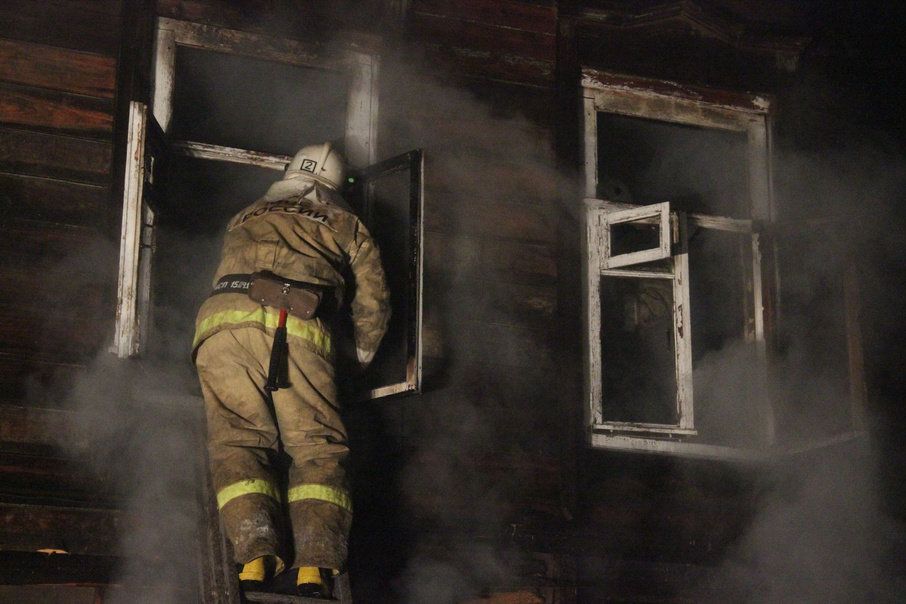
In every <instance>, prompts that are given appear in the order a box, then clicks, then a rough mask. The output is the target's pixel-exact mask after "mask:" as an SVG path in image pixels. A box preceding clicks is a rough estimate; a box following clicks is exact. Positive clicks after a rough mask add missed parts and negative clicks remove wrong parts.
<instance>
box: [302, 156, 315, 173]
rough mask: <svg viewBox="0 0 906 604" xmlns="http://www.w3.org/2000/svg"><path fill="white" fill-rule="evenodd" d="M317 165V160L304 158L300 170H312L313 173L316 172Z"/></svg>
mask: <svg viewBox="0 0 906 604" xmlns="http://www.w3.org/2000/svg"><path fill="white" fill-rule="evenodd" d="M317 167H318V162H316V161H315V160H313V159H303V160H302V165H301V166H299V169H300V170H305V171H306V172H311V173H312V174H314V173H315V168H317Z"/></svg>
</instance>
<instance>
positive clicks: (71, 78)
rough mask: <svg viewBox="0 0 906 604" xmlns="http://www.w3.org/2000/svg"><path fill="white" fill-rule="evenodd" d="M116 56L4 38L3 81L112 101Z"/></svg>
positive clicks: (0, 42)
mask: <svg viewBox="0 0 906 604" xmlns="http://www.w3.org/2000/svg"><path fill="white" fill-rule="evenodd" d="M115 75H116V60H115V58H114V57H112V56H106V55H98V54H94V53H86V52H79V51H74V50H69V49H65V48H55V47H53V46H47V45H44V44H32V43H28V42H20V41H13V40H4V39H0V80H5V81H7V82H12V83H15V84H24V85H27V86H36V87H41V88H48V89H53V90H59V91H62V92H69V93H73V94H80V95H85V96H91V97H98V98H106V99H112V98H113V92H114V79H115Z"/></svg>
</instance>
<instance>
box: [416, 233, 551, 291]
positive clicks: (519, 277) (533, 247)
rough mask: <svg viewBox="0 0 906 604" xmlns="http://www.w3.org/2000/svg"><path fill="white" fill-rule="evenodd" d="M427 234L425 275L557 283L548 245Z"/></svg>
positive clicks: (513, 281)
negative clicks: (452, 275)
mask: <svg viewBox="0 0 906 604" xmlns="http://www.w3.org/2000/svg"><path fill="white" fill-rule="evenodd" d="M430 233H431V234H430V235H429V236H427V237H425V267H426V268H425V270H426V272H440V273H454V274H458V275H465V276H468V275H471V276H474V277H481V276H484V277H487V276H489V275H493V276H494V277H495V278H504V279H505V280H506V281H507V282H509V283H523V284H536V285H544V284H553V283H555V282H556V278H557V264H556V258H555V252H554V250H553V247H552V246H551V245H547V244H535V243H531V244H529V243H522V242H518V241H516V242H514V241H505V240H498V239H489V238H483V237H468V236H460V235H452V234H447V233H440V232H435V231H431V232H430Z"/></svg>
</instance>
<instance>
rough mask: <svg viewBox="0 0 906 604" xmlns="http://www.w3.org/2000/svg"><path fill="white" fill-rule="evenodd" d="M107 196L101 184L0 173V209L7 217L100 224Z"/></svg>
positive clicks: (79, 224)
mask: <svg viewBox="0 0 906 604" xmlns="http://www.w3.org/2000/svg"><path fill="white" fill-rule="evenodd" d="M107 198H108V192H107V187H104V186H101V185H90V184H81V183H71V182H65V181H61V180H54V179H51V178H42V177H30V176H22V175H19V174H0V211H2V212H3V216H4V217H5V218H6V219H14V218H23V219H28V220H41V221H45V222H49V223H56V224H66V225H71V226H85V227H94V228H101V227H103V225H104V220H103V217H104V213H105V212H106V209H107V207H106V205H107Z"/></svg>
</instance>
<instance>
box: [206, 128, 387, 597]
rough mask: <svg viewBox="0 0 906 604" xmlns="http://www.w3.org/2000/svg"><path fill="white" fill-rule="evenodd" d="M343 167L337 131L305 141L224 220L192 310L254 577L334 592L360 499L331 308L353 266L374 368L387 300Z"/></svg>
mask: <svg viewBox="0 0 906 604" xmlns="http://www.w3.org/2000/svg"><path fill="white" fill-rule="evenodd" d="M344 174H345V168H344V164H343V160H342V158H341V156H340V155H339V154H338V153H337V151H336V150H335V149H334V148H333V147H332V146H331V145H330V143H324V144H320V145H312V146H307V147H305V148H303V149H301V150H300V151H299V152H298V153H297V154H296V155H295V156H294V158H293V160H292V161H291V162H290V164H289V165H288V166H287V170H286V172H285V175H284V177H283V179H282V180H280V181H277V182H275V183H274V184H273V185H271V187H270V188H269V189H268V191H267V193H266V194H265V195H264V196H263V197H262V198H260V199H258V200H257V201H256V202H254V203H253V204H252V205H250V206H249V207H247V208H245V209H244V210H242V211H241V212H239V213H238V214H236V215H235V216H234V217H233V219H232V220H231V221H230V222H229V224H228V226H227V230H226V233H225V235H224V242H223V250H222V255H221V260H220V265H219V267H218V269H217V272H216V274H215V276H214V279H213V293H212V294H211V295H210V296H209V297H208V298H207V299H206V300H205V301H204V303H203V304H202V305H201V308H200V309H199V311H198V315H197V317H196V322H195V340H194V343H193V357H194V362H195V366H196V369H197V372H198V377H199V382H200V384H201V388H202V393H203V395H204V401H205V413H206V419H207V428H208V436H207V443H208V452H209V456H210V469H211V475H212V481H213V484H214V488H215V490H216V494H217V504H218V508H219V510H220V517H221V521H222V525H223V527H224V530H225V532H226V534H227V536H228V538H229V539H230V540H231V541H232V544H233V549H234V554H235V559H236V563H237V568H241V570H240V573H239V578H240V582H241V583H242V585H243V587H244V588H245V589H256V588H257V589H272V588H273V586H274V585H275V584H278V583H280V582H281V581H280V579H282V582H288V583H291V585H290V587H291V589H292V590H294V591H295V592H296V593H298V594H299V595H303V596H307V597H322V598H329V597H330V588H331V585H330V584H331V577H332V576H334V575H336V574H337V573H339V571H340V570H341V569H342V568H343V566H344V564H345V561H346V554H347V540H348V534H349V529H350V524H351V521H352V505H351V502H350V495H349V492H348V490H347V485H346V477H345V474H344V467H343V465H344V461H345V460H346V458H347V455H348V446H347V436H346V431H345V428H344V426H343V422H342V421H341V418H340V409H339V402H338V393H337V387H336V383H335V377H334V357H335V352H334V343H333V342H332V340H331V335H332V334H331V323H332V321H331V319H332V317H334V316H336V312H337V310H338V309H339V307H340V302H341V301H342V300H343V299H344V290H345V288H346V285H347V284H346V283H345V280H344V275H351V276H352V281H353V283H352V284H349V285H351V286H352V287H350V290H354V295H353V296H352V299H351V301H350V305H349V309H350V312H351V315H352V324H353V335H354V339H355V347H356V354H357V357H358V361H359V363H360V364H361V365H362V367H365V366H367V365H368V364H369V363H370V362H371V360H372V358H373V357H374V354H375V352H376V351H377V349H378V346H379V344H380V342H381V339H382V337H383V335H384V333H385V331H386V329H387V322H388V320H389V317H390V307H389V292H388V289H387V285H386V280H385V276H384V271H383V269H382V266H381V259H380V253H379V250H378V246H377V244H376V242H375V241H374V240H373V239H372V237H371V236H370V234H369V232H368V230H367V229H366V228H365V226H364V225H363V224H362V222H361V221H360V220H359V219H358V218H357V217H356V215H355V214H354V213H353V211H352V210H351V208H350V207H349V205H347V203H346V202H345V201H344V199H343V198H342V196H341V195H340V193H339V189H340V187H341V183H342V182H343V179H344ZM250 292H251V293H250ZM252 294H254V295H252ZM275 334H277V335H285V347H281V346H280V345H279V343H278V345H275V341H277V340H278V338H276V337H275ZM273 360H276V361H277V362H276V364H274V367H272V363H271V361H273ZM274 371H277V372H279V375H274ZM275 382H276V383H275ZM281 456H284V457H286V458H287V459H288V461H287V463H289V469H288V472H286V473H285V474H283V473H281V472H280V471H279V470H278V468H279V467H281V466H280V464H279V463H277V461H278V459H279V458H280V457H281ZM287 568H288V569H289V570H288V571H287V570H285V569H287ZM290 571H291V573H290ZM281 573H283V574H281ZM277 575H279V577H278V580H277V581H274V580H273V579H274V577H275V576H277ZM287 575H290V576H291V578H292V579H293V581H288V580H287V579H286V577H287Z"/></svg>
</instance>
